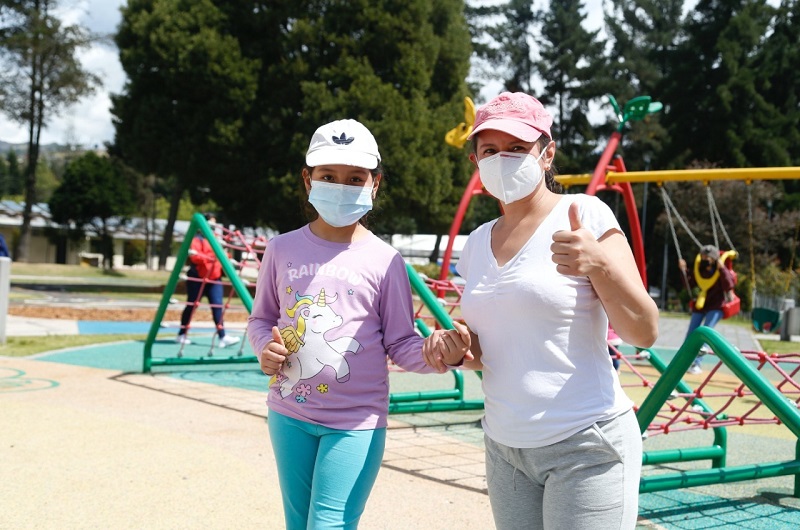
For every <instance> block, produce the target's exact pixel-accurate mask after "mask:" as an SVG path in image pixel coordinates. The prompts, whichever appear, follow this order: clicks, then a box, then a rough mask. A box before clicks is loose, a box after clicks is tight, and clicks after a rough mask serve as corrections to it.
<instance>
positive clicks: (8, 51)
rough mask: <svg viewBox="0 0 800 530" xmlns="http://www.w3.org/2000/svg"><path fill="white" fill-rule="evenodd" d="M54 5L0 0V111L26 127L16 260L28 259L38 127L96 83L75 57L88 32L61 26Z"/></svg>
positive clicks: (88, 39) (51, 1) (42, 1)
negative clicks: (22, 188)
mask: <svg viewBox="0 0 800 530" xmlns="http://www.w3.org/2000/svg"><path fill="white" fill-rule="evenodd" d="M55 6H56V2H55V0H0V21H2V22H3V23H4V24H3V26H2V28H0V64H2V69H0V98H2V111H3V112H4V113H5V114H7V115H8V116H9V117H10V118H11V119H12V120H14V121H17V122H19V123H20V124H23V125H26V126H27V128H28V153H27V163H26V164H25V170H24V193H25V207H24V210H23V214H22V226H21V228H20V237H19V239H18V240H17V244H16V245H15V249H14V259H15V260H16V261H21V262H26V261H27V259H28V245H29V244H30V236H31V217H32V209H33V205H34V203H36V201H37V198H36V175H37V170H36V167H37V164H38V161H39V139H40V135H41V132H42V129H43V128H44V127H45V125H46V124H47V121H48V119H49V118H51V117H52V115H54V114H56V113H57V112H58V111H59V110H60V109H62V108H64V107H66V106H69V105H71V104H73V103H75V102H77V101H78V100H80V99H81V98H82V97H84V96H86V95H87V94H89V93H91V92H92V90H93V88H94V87H95V86H96V85H97V84H98V83H99V82H100V81H99V78H98V77H97V76H95V75H92V74H90V73H88V72H87V71H86V70H84V69H83V67H82V66H81V65H80V63H79V62H78V58H77V52H78V51H79V50H81V49H83V48H85V47H87V46H88V45H89V44H90V43H91V37H90V36H89V35H88V33H87V32H86V31H85V30H84V28H82V27H80V26H78V25H70V26H64V25H62V24H61V22H60V21H59V20H58V19H57V18H56V17H55V16H53V15H52V13H51V11H52V9H53V8H55Z"/></svg>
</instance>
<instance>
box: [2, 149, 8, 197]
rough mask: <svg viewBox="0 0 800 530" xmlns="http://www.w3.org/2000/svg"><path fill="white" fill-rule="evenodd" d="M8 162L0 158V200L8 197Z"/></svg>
mask: <svg viewBox="0 0 800 530" xmlns="http://www.w3.org/2000/svg"><path fill="white" fill-rule="evenodd" d="M8 187H9V182H8V162H6V161H5V159H4V158H0V199H2V198H3V197H5V196H6V195H8Z"/></svg>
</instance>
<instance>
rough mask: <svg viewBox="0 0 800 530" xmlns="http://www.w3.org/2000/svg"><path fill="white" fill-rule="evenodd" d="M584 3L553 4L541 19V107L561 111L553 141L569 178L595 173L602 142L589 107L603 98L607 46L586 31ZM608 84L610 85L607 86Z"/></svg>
mask: <svg viewBox="0 0 800 530" xmlns="http://www.w3.org/2000/svg"><path fill="white" fill-rule="evenodd" d="M584 10H585V7H584V3H583V1H582V0H565V1H551V2H550V8H549V10H548V11H542V12H541V13H540V14H539V18H540V21H541V25H542V26H541V32H542V36H541V39H540V48H539V53H540V55H541V61H538V62H537V70H538V73H539V75H540V76H541V78H542V80H543V81H544V91H543V93H542V96H541V98H540V99H541V100H542V103H544V104H546V105H547V104H549V105H552V106H553V107H555V108H556V115H555V116H554V118H555V120H554V121H555V123H554V127H553V135H554V136H555V138H556V139H557V140H558V144H559V150H560V152H561V156H562V158H561V159H560V162H559V165H560V167H561V169H562V171H564V172H579V171H585V170H586V168H587V167H594V161H595V160H594V159H595V158H596V157H595V155H593V154H592V152H593V151H594V149H595V147H596V145H597V138H596V135H595V132H594V130H593V128H592V126H591V124H590V123H589V119H588V113H589V102H590V101H591V100H593V99H597V98H598V97H599V96H600V95H602V93H603V89H602V87H603V75H604V72H605V70H604V69H603V60H604V59H603V43H602V42H601V41H600V40H599V38H598V32H599V30H597V31H588V30H586V29H585V28H584V27H583V26H582V25H581V23H582V22H583V20H584V19H585V18H586V16H585V13H584ZM606 84H607V83H606Z"/></svg>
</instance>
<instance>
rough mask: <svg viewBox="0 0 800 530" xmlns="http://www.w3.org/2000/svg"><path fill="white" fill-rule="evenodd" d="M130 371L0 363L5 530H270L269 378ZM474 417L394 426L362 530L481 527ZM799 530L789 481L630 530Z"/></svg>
mask: <svg viewBox="0 0 800 530" xmlns="http://www.w3.org/2000/svg"><path fill="white" fill-rule="evenodd" d="M84 303H85V301H84ZM115 303H116V304H121V305H124V302H120V301H119V300H117V301H115ZM79 304H80V302H78V303H77V304H74V305H79ZM69 305H70V304H69V300H64V306H69ZM11 318H12V320H11V321H10V322H9V326H10V328H9V329H14V328H16V329H18V330H23V329H26V328H27V327H28V326H40V328H39V331H40V332H46V331H47V330H48V329H50V330H52V331H59V332H62V333H63V329H64V328H66V327H68V326H73V329H74V330H75V331H74V332H75V333H79V332H80V330H79V328H80V327H83V328H84V330H87V331H89V332H91V333H103V332H112V331H113V330H115V327H116V326H118V325H119V324H120V322H114V321H106V322H93V323H89V322H82V323H81V326H78V324H77V322H73V321H69V320H56V319H34V318H26V317H11ZM90 324H91V325H90ZM125 324H126V325H127V326H128V327H129V329H130V330H135V329H138V331H139V332H144V331H146V330H147V329H149V327H150V323H149V322H126V323H125ZM163 324H164V326H163V327H162V328H161V330H160V331H159V333H158V334H157V340H156V344H155V345H154V346H155V347H156V348H166V347H168V345H170V346H169V347H171V348H173V349H174V348H176V345H175V343H174V333H175V329H176V325H177V322H175V321H171V320H167V321H165V322H164V323H163ZM227 327H228V329H229V333H233V334H237V335H241V334H242V333H243V324H241V323H236V322H231V323H228V324H227ZM685 327H686V320H682V319H667V318H664V319H662V321H661V323H660V331H661V334H660V338H659V341H658V342H657V343H656V345H655V347H654V350H655V351H657V352H658V353H659V354H662V356H663V357H664V359H667V360H671V359H672V358H673V357H674V355H675V352H676V351H677V350H678V348H679V347H680V345H681V344H682V341H683V334H684V333H685V329H686V328H685ZM717 329H718V331H719V332H720V334H721V335H722V336H724V337H725V339H726V341H728V342H730V344H732V345H734V346H736V347H738V348H740V349H741V350H742V351H747V350H757V349H759V343H758V339H759V337H766V338H771V339H772V340H774V335H767V336H763V335H759V334H756V333H754V332H753V331H751V330H748V329H747V328H743V327H741V326H735V325H731V324H727V323H721V324H720V325H719V326H718V328H717ZM194 333H195V338H196V342H195V344H193V345H192V346H194V347H195V348H197V349H198V350H203V351H207V350H208V348H209V347H210V345H211V336H212V333H213V323H210V322H208V323H206V322H202V320H201V319H199V320H198V322H197V323H196V325H195V331H194ZM623 349H624V348H623ZM245 350H247V347H246V348H245ZM187 353H188V352H187ZM249 353H250V352H248V351H245V354H249ZM631 354H632V352H628V353H626V356H629V357H630V358H631V359H632V361H631V365H632V367H633V368H634V369H635V370H638V371H641V372H647V377H652V378H655V377H654V376H655V374H654V372H653V371H652V368H650V367H649V366H647V365H645V364H644V363H642V362H640V361H637V360H633V357H632V356H630V355H631ZM708 357H711V356H708ZM142 358H143V343H142V342H140V341H133V342H124V343H115V344H101V345H96V346H89V347H82V348H75V349H71V350H63V351H53V352H48V353H44V354H40V355H37V356H34V357H29V358H25V359H18V358H2V359H0V392H2V394H3V397H2V399H3V410H4V417H5V418H7V423H6V422H4V423H5V425H6V427H4V429H3V434H2V439H3V441H4V442H5V443H3V444H2V445H1V446H0V447H2V449H0V454H1V455H2V457H3V461H4V462H5V463H6V465H5V466H4V470H5V474H4V480H3V484H4V486H3V489H4V491H3V493H4V494H3V495H2V497H0V498H2V500H1V501H0V504H1V506H0V508H2V512H3V513H4V514H6V515H5V516H4V523H3V527H4V528H56V527H58V528H86V527H113V528H141V527H142V524H143V523H142V522H143V521H146V522H147V523H146V526H147V527H148V528H176V527H182V528H226V527H228V526H229V524H230V521H231V519H232V518H234V519H235V520H236V521H237V526H239V527H241V528H256V527H263V526H264V524H265V521H274V525H275V526H276V527H279V526H280V524H281V523H280V513H281V512H280V510H281V507H280V497H279V494H278V492H277V489H276V488H277V483H276V480H277V479H276V477H275V475H274V467H273V465H272V464H271V463H270V459H271V458H272V454H271V448H270V444H269V440H268V433H267V427H266V422H265V419H266V415H267V409H266V405H265V403H264V400H265V395H266V393H265V392H264V388H265V385H266V378H265V377H264V376H263V375H261V374H260V372H259V371H258V370H257V368H256V367H255V366H254V365H252V364H251V365H248V364H235V365H226V364H224V363H221V364H219V365H203V366H191V367H181V366H169V367H166V368H161V369H158V370H156V369H154V370H152V371H151V372H150V373H144V372H143V371H142V360H143V359H142ZM711 362H713V361H712V360H709V363H711ZM709 369H710V368H709ZM463 375H464V393H465V396H464V399H465V400H468V401H469V400H474V399H480V398H481V392H480V385H479V380H478V378H477V377H476V376H475V374H472V373H468V372H467V373H464V374H463ZM715 376H716V377H715V380H716V382H715V383H714V384H715V385H716V386H718V387H721V388H727V389H728V390H730V389H731V388H735V381H736V379H735V378H734V376H733V375H732V374H731V373H730V371H729V370H720V371H719V372H718V373H717V374H715ZM391 377H392V379H391V385H392V386H391V392H392V393H393V394H397V395H401V394H407V393H409V392H423V391H433V390H435V389H437V388H441V387H446V386H448V385H450V384H451V383H450V381H449V380H448V379H447V378H448V377H451V376H448V375H443V376H431V375H428V376H421V375H416V374H407V373H399V372H397V373H392V375H391ZM621 378H622V381H623V383H624V384H626V386H629V385H630V386H629V388H630V392H631V395H632V397H633V398H634V399H635V400H636V401H637V402H640V399H641V398H642V397H643V396H645V395H647V394H649V393H651V392H652V391H651V390H650V389H648V388H644V387H641V386H640V385H639V383H640V382H641V379H640V378H639V377H638V376H637V375H636V374H635V373H634V371H633V370H632V369H630V368H629V367H628V366H627V365H626V366H624V367H623V370H622V373H621ZM701 381H702V379H701V376H687V377H686V383H687V384H689V385H691V386H695V385H697V384H698V383H700V382H701ZM637 387H638V388H637ZM707 399H708V401H709V402H711V401H712V400H711V398H707ZM671 401H673V402H674V401H676V400H671ZM750 401H751V402H752V401H753V400H752V398H751V400H750ZM709 404H711V403H709ZM729 412H730V414H731V415H733V414H740V413H741V412H740V411H735V412H731V411H729ZM481 414H482V412H481V411H480V410H449V411H434V412H417V413H399V414H393V415H391V416H390V428H389V436H388V440H389V441H388V446H387V452H386V456H385V458H384V462H383V469H382V470H381V473H380V475H379V478H378V483H377V485H376V488H375V493H374V494H373V495H372V497H371V498H370V501H369V504H368V507H367V511H366V513H365V515H364V519H363V521H362V527H363V528H366V529H372V528H376V529H377V528H387V529H396V528H450V527H454V526H455V527H457V528H465V529H467V528H470V529H473V528H474V529H487V528H493V523H492V521H491V515H490V508H489V505H488V497H487V495H486V493H485V474H484V460H483V458H484V457H483V434H482V431H481V429H480V426H479V424H478V419H479V418H480V416H481ZM678 430H679V429H675V431H676V432H670V433H669V434H666V435H657V436H649V437H648V438H647V439H646V440H645V451H646V452H656V451H671V450H672V451H674V450H677V451H684V452H686V451H687V450H689V449H693V450H697V448H704V447H707V446H708V445H709V444H712V443H713V440H714V434H713V433H712V430H711V429H693V430H690V431H686V432H677V431H678ZM727 433H728V436H727V444H726V445H727V462H726V463H725V465H726V466H727V467H729V468H732V467H737V466H747V465H750V464H753V463H768V462H772V461H774V460H776V459H780V460H790V459H792V458H793V457H794V455H795V446H796V441H797V437H796V436H795V435H793V433H792V432H791V431H790V430H789V429H787V428H786V426H785V425H780V424H776V423H774V422H773V423H767V424H763V425H747V426H736V427H731V428H729V429H728V430H727ZM709 467H710V466H709V464H708V463H705V462H701V461H699V460H693V461H686V462H666V463H662V464H659V465H655V466H645V477H647V476H655V475H666V474H672V473H674V472H675V471H676V470H678V469H681V470H686V471H687V472H689V471H692V470H702V469H708V468H709ZM276 514H277V515H276ZM444 518H446V523H445V522H443V520H444ZM798 526H800V499H798V498H797V497H796V496H795V495H794V477H793V476H792V475H784V476H770V477H769V478H760V479H757V480H746V481H739V482H734V483H727V484H726V483H722V482H719V483H716V484H707V485H699V486H692V487H682V488H671V489H667V490H661V491H653V492H642V493H641V495H640V519H639V525H638V527H639V528H663V529H684V528H685V529H695V528H715V529H722V528H770V529H781V528H787V529H788V528H797V527H798Z"/></svg>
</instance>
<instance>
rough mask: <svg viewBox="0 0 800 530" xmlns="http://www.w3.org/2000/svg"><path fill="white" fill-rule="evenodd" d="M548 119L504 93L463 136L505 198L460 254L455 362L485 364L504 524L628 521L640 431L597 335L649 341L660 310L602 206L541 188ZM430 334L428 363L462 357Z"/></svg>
mask: <svg viewBox="0 0 800 530" xmlns="http://www.w3.org/2000/svg"><path fill="white" fill-rule="evenodd" d="M551 124H552V117H551V116H550V114H549V113H548V112H547V110H545V108H544V107H543V106H542V104H541V103H540V102H539V101H538V100H537V99H536V98H534V97H532V96H528V95H526V94H522V93H507V92H506V93H503V94H500V95H499V96H497V97H496V98H495V99H493V100H492V101H490V102H489V103H488V104H486V105H485V106H483V107H481V108H480V109H479V110H478V112H477V115H476V119H475V124H474V129H473V131H472V133H471V135H470V138H471V139H472V140H473V143H474V151H473V152H472V154H471V155H470V159H471V160H472V161H473V162H474V163H475V164H476V165H477V166H478V168H479V170H480V176H481V181H482V182H483V185H484V187H485V188H486V189H487V191H488V192H489V193H491V194H492V195H493V196H495V197H496V198H497V199H498V200H500V201H501V202H502V203H503V216H502V217H500V218H499V219H495V220H493V221H490V222H488V223H486V224H484V225H482V226H480V227H479V228H478V229H476V230H475V231H474V232H473V233H472V234H470V236H469V239H468V241H467V244H466V245H465V247H464V250H463V251H462V253H461V258H460V260H459V262H458V265H457V270H458V272H459V274H460V275H461V276H462V277H463V278H464V279H465V280H466V286H465V290H464V296H463V298H462V300H461V309H462V313H463V317H464V319H465V321H466V323H467V326H469V328H470V334H471V346H470V348H471V352H472V354H473V355H474V357H475V360H473V361H470V360H467V361H466V362H464V366H465V367H467V368H475V369H481V370H483V390H484V394H485V405H486V411H485V416H484V418H483V420H482V423H483V428H484V432H485V442H486V479H487V484H488V489H489V498H490V501H491V505H492V512H493V514H494V519H495V523H496V525H497V528H498V529H501V530H502V529H509V528H526V529H530V528H550V529H561V528H570V529H580V528H586V529H595V528H634V527H635V525H636V517H637V512H638V494H639V492H638V489H639V474H640V471H641V459H642V445H641V434H640V432H639V426H638V423H637V421H636V417H635V414H634V412H633V409H632V407H633V403H632V401H631V400H630V399H629V398H628V397H627V396H626V395H625V393H624V391H623V390H622V387H621V386H620V383H619V380H618V378H617V376H616V373H615V371H614V367H613V365H612V362H611V359H610V357H609V355H608V347H607V344H606V334H607V330H608V324H609V322H610V324H611V325H612V326H613V328H614V330H615V331H616V332H617V334H618V335H619V336H620V338H622V339H623V340H624V341H625V342H627V343H629V344H632V345H635V346H640V347H649V346H651V345H652V344H653V343H654V342H655V339H656V336H657V333H658V309H657V308H656V305H655V303H654V302H653V300H652V299H651V298H650V296H649V295H648V293H647V292H646V290H645V289H644V286H643V285H642V283H641V280H640V276H639V273H638V271H637V268H636V264H635V262H634V259H633V255H632V253H631V250H630V247H629V245H628V243H627V241H626V238H625V236H624V234H623V232H622V231H621V229H620V227H619V224H618V222H617V220H616V219H615V218H614V216H613V214H612V212H611V210H610V209H609V208H608V207H607V206H606V205H605V204H603V203H602V202H601V201H600V200H599V199H597V198H596V197H590V196H587V195H582V194H580V195H559V194H557V193H554V192H553V191H552V189H553V188H555V187H556V186H557V184H556V183H555V179H554V176H553V170H552V167H553V158H554V156H555V152H556V146H555V143H554V142H553V140H552V136H551V134H550V126H551ZM437 333H439V332H437ZM431 344H435V345H436V346H432V347H430V348H428V347H427V344H426V348H424V349H423V355H424V356H425V359H426V362H427V363H428V364H430V365H431V366H434V367H436V368H438V369H439V370H444V369H445V368H446V367H445V365H446V364H448V365H454V364H458V363H459V362H461V360H462V357H463V348H464V346H465V345H464V344H463V343H462V342H461V341H460V340H459V337H458V335H455V334H442V337H441V338H440V339H439V340H438V341H435V342H431Z"/></svg>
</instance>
